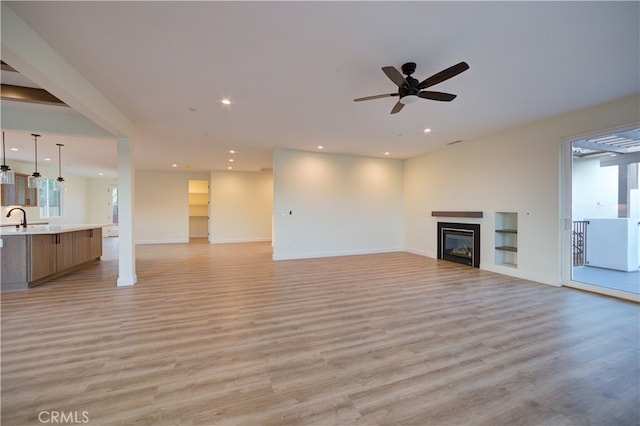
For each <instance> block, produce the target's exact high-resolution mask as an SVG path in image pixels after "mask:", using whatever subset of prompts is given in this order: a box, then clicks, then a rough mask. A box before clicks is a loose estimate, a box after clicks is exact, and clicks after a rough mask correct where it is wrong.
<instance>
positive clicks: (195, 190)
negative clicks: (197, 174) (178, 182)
mask: <svg viewBox="0 0 640 426" xmlns="http://www.w3.org/2000/svg"><path fill="white" fill-rule="evenodd" d="M208 241H209V181H207V180H189V242H191V243H198V242H208Z"/></svg>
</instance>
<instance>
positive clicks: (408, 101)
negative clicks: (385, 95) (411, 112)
mask: <svg viewBox="0 0 640 426" xmlns="http://www.w3.org/2000/svg"><path fill="white" fill-rule="evenodd" d="M418 99H420V98H419V97H418V96H417V95H407V96H403V97H402V98H400V103H402V104H405V105H407V104H412V103H414V102H415V101H417V100H418Z"/></svg>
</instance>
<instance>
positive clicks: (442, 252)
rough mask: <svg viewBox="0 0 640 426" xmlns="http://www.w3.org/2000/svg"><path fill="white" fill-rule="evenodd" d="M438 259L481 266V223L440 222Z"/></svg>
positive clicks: (476, 266)
mask: <svg viewBox="0 0 640 426" xmlns="http://www.w3.org/2000/svg"><path fill="white" fill-rule="evenodd" d="M438 259H442V260H449V261H451V262H456V263H461V264H463V265H469V266H473V267H475V268H479V267H480V225H479V224H474V223H451V222H438Z"/></svg>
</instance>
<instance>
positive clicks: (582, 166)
mask: <svg viewBox="0 0 640 426" xmlns="http://www.w3.org/2000/svg"><path fill="white" fill-rule="evenodd" d="M572 176H573V180H572V182H573V194H572V207H573V212H572V218H573V220H585V218H588V217H610V218H613V217H618V167H616V166H609V167H600V157H595V158H574V159H573V173H572Z"/></svg>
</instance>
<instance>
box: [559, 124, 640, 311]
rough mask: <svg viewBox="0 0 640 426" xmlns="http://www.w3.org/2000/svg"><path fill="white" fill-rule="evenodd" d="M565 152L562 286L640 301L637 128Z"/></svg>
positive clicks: (585, 140) (583, 140)
mask: <svg viewBox="0 0 640 426" xmlns="http://www.w3.org/2000/svg"><path fill="white" fill-rule="evenodd" d="M563 148H564V151H563V154H564V158H565V161H564V169H565V170H564V173H563V175H564V191H563V192H564V194H565V196H564V202H563V210H564V214H563V217H564V218H565V219H564V222H565V223H564V234H563V235H564V238H563V240H564V247H565V250H564V252H565V253H564V254H565V255H564V260H565V261H564V262H563V264H564V267H563V269H564V271H563V284H564V285H566V286H568V287H574V288H579V289H582V290H588V291H593V292H597V293H602V294H607V295H611V296H616V297H621V298H624V299H629V300H635V301H640V271H639V267H640V252H639V247H640V194H639V192H638V191H639V189H638V186H639V185H638V184H639V179H638V178H639V170H638V169H639V163H640V128H639V126H638V125H635V126H632V127H628V126H627V127H624V128H620V129H614V130H609V131H607V132H601V133H598V134H591V135H586V136H581V137H574V138H571V139H567V140H566V141H565V142H564V147H563Z"/></svg>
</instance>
